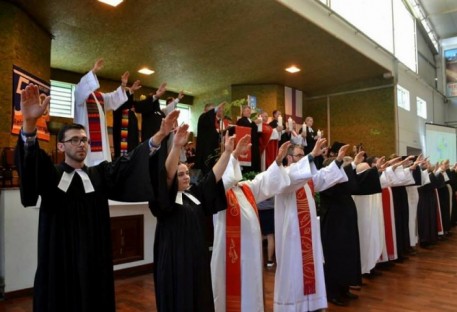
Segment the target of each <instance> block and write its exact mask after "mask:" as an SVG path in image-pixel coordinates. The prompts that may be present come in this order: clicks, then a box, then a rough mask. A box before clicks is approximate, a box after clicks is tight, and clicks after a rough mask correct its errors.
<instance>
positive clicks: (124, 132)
mask: <svg viewBox="0 0 457 312" xmlns="http://www.w3.org/2000/svg"><path fill="white" fill-rule="evenodd" d="M129 112H130V109H128V108H127V109H123V110H122V120H121V146H120V150H121V156H124V155H127V153H128V148H129V143H128V134H129V129H128V127H129Z"/></svg>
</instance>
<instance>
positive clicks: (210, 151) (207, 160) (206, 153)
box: [194, 109, 219, 174]
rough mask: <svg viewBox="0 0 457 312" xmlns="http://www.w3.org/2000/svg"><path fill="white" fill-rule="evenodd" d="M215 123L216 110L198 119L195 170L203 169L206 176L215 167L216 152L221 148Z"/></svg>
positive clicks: (211, 110)
mask: <svg viewBox="0 0 457 312" xmlns="http://www.w3.org/2000/svg"><path fill="white" fill-rule="evenodd" d="M215 122H216V111H215V109H210V110H209V111H207V112H205V113H203V114H202V115H200V117H199V118H198V124H197V133H198V136H197V148H196V151H195V166H194V168H195V169H201V170H202V172H203V173H204V174H206V173H208V172H209V171H210V170H211V168H212V167H213V165H214V163H215V154H216V153H217V151H216V150H217V148H218V147H219V134H218V132H217V131H216V127H215Z"/></svg>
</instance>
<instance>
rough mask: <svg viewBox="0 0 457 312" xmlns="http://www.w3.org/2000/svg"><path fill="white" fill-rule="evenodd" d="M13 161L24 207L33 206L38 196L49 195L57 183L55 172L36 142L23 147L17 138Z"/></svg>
mask: <svg viewBox="0 0 457 312" xmlns="http://www.w3.org/2000/svg"><path fill="white" fill-rule="evenodd" d="M15 161H16V167H17V169H18V173H19V177H20V193H21V202H22V205H24V206H25V207H27V206H35V205H36V203H37V200H38V196H39V195H45V196H46V195H48V194H51V192H52V191H53V189H54V188H55V185H56V181H57V176H58V174H57V171H56V168H55V167H54V164H53V162H52V159H51V158H50V157H49V155H47V154H46V152H45V151H43V150H42V149H40V146H39V143H38V140H36V142H35V144H33V145H29V146H25V144H24V142H23V141H22V138H21V136H19V138H18V141H17V144H16V149H15Z"/></svg>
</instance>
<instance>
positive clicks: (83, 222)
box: [16, 84, 179, 312]
mask: <svg viewBox="0 0 457 312" xmlns="http://www.w3.org/2000/svg"><path fill="white" fill-rule="evenodd" d="M49 102H50V97H44V96H40V95H39V91H38V86H36V85H32V84H30V85H28V86H27V87H26V88H25V89H24V90H23V91H22V93H21V110H22V114H23V116H24V119H23V126H22V129H21V134H20V136H19V138H18V142H17V146H16V151H17V154H16V165H17V167H18V172H19V176H20V192H21V202H22V204H23V205H24V206H34V205H36V202H37V200H38V197H39V196H41V207H40V218H39V230H38V268H37V271H36V275H35V282H34V294H33V296H34V301H33V306H34V311H35V312H41V311H42V312H61V311H74V312H81V311H84V312H89V311H107V312H108V311H111V312H114V311H115V300H114V279H113V262H112V249H111V229H110V215H109V207H108V198H112V199H115V200H124V201H126V200H129V196H130V195H133V197H137V199H138V200H139V201H143V200H145V198H141V197H140V196H137V195H138V194H140V193H137V191H138V190H139V189H143V190H144V191H143V195H145V194H146V195H145V196H146V197H149V196H151V192H152V188H151V187H148V185H150V181H148V180H147V179H145V180H143V179H142V178H143V176H141V173H142V172H145V171H146V172H147V171H148V163H149V154H150V153H154V152H155V151H156V150H157V148H158V147H160V142H161V141H162V140H163V139H164V138H165V136H166V135H167V134H168V132H170V131H171V127H172V125H173V123H174V121H175V120H176V119H177V118H178V115H179V112H178V111H176V112H174V113H172V114H170V115H169V116H168V117H167V118H166V119H165V120H164V121H163V122H162V126H161V129H160V130H159V132H157V134H156V135H154V137H152V138H151V139H150V140H149V141H148V142H145V143H144V144H141V145H140V146H138V147H137V148H136V149H135V150H133V151H132V152H131V153H130V154H129V155H128V156H127V157H121V158H119V159H118V161H116V162H114V163H108V162H102V163H100V164H99V165H97V166H94V167H86V166H85V165H84V159H85V158H86V155H87V152H88V148H89V144H90V141H89V139H88V136H87V133H86V131H85V129H84V127H83V126H82V125H79V124H70V125H66V126H64V127H63V128H62V129H61V130H60V132H59V134H58V143H57V147H58V149H59V150H60V151H62V152H64V153H65V161H64V162H62V163H61V164H58V165H54V164H53V162H52V159H51V158H50V157H49V156H48V155H47V153H46V152H45V151H44V150H42V149H40V148H39V143H38V141H37V140H36V121H37V119H38V118H39V117H40V116H41V115H42V114H43V112H44V111H45V110H46V109H48V105H49ZM132 178H133V179H132ZM131 193H133V194H131Z"/></svg>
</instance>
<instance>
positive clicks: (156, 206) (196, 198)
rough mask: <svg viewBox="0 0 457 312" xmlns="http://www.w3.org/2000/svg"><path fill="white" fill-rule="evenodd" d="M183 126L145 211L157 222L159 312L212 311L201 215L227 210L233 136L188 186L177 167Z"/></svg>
mask: <svg viewBox="0 0 457 312" xmlns="http://www.w3.org/2000/svg"><path fill="white" fill-rule="evenodd" d="M188 127H189V126H188V125H186V124H184V125H182V126H180V127H178V129H177V131H176V133H175V136H174V138H173V146H172V148H171V151H170V153H169V155H168V157H167V159H166V162H165V168H162V174H161V175H160V180H159V183H158V184H156V185H155V187H157V192H156V194H157V197H156V200H155V201H153V204H152V205H151V206H150V207H151V210H152V213H153V214H154V216H156V217H157V229H156V239H155V242H154V284H155V292H156V303H157V310H158V311H195V312H197V311H208V312H210V311H214V302H213V293H212V288H211V270H210V254H209V251H208V248H207V244H206V237H205V233H206V231H205V216H207V215H211V214H214V213H217V212H218V211H220V210H224V209H226V208H227V204H226V197H225V191H224V187H223V184H222V180H221V179H222V174H223V173H224V170H225V168H226V166H227V163H228V161H229V159H230V157H231V156H230V155H231V153H232V151H233V150H234V137H231V138H229V137H228V134H227V135H226V137H225V142H224V144H225V150H224V152H223V153H222V154H221V156H220V158H219V160H218V161H217V163H216V164H215V165H214V166H213V168H212V170H211V171H210V172H209V173H208V174H207V175H205V176H204V177H203V179H202V180H201V181H200V182H199V184H198V185H190V176H189V168H188V167H187V166H186V165H185V164H183V163H179V155H180V152H181V149H182V147H183V146H184V145H185V144H186V143H187V137H188V132H187V130H188ZM243 142H244V143H243ZM243 146H244V147H247V140H244V141H242V144H239V145H238V148H242V147H243ZM244 147H243V148H244Z"/></svg>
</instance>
